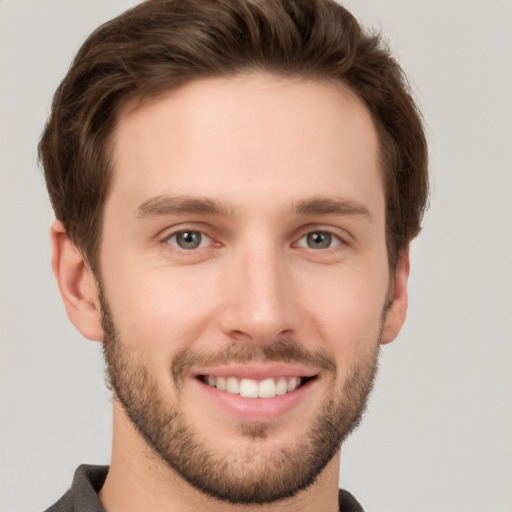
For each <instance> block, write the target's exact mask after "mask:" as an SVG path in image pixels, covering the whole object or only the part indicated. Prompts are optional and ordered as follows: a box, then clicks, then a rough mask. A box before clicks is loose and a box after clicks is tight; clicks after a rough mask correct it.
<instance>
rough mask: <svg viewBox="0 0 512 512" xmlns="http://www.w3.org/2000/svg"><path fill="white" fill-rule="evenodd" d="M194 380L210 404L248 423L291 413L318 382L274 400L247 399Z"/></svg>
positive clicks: (310, 381) (312, 382)
mask: <svg viewBox="0 0 512 512" xmlns="http://www.w3.org/2000/svg"><path fill="white" fill-rule="evenodd" d="M193 380H194V381H195V383H196V384H197V385H198V386H200V388H201V391H202V392H204V393H206V395H207V397H208V399H209V402H210V403H211V402H212V401H213V403H215V404H217V405H219V406H220V407H222V408H223V409H224V410H225V411H226V412H228V413H229V414H231V415H233V416H235V417H236V418H237V419H239V420H242V421H247V422H257V421H270V420H274V419H276V418H279V417H280V416H283V415H285V414H287V413H289V412H290V411H292V410H293V409H295V408H297V407H299V406H300V405H301V404H302V403H303V402H304V400H305V398H306V396H307V394H308V393H309V392H310V391H311V389H312V388H313V386H314V384H315V382H316V379H311V380H309V381H307V382H306V383H305V384H303V385H301V386H299V387H298V388H296V389H294V390H293V391H290V392H288V393H285V394H284V395H279V396H274V397H272V398H246V397H244V396H240V395H235V394H233V393H228V392H227V391H221V390H220V389H217V388H214V387H213V386H209V385H208V384H205V383H204V382H201V381H200V380H199V379H193Z"/></svg>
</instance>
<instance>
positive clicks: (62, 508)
mask: <svg viewBox="0 0 512 512" xmlns="http://www.w3.org/2000/svg"><path fill="white" fill-rule="evenodd" d="M107 473H108V466H88V465H85V464H83V465H81V466H79V467H78V469H77V470H76V471H75V476H74V478H73V484H72V485H71V488H70V489H69V491H68V492H66V494H64V496H62V498H61V499H60V500H59V501H58V502H57V503H55V505H52V506H51V507H50V508H48V509H47V510H46V511H45V512H105V509H104V508H103V507H102V506H101V503H100V500H99V498H98V492H99V490H100V489H101V488H102V487H103V484H104V483H105V479H106V478H107ZM339 508H340V512H364V511H363V508H362V507H361V505H360V504H359V503H358V502H357V500H356V499H355V498H354V497H353V496H352V494H350V493H349V492H348V491H344V490H341V489H340V491H339ZM313 512H321V511H313Z"/></svg>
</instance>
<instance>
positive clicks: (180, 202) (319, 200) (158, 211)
mask: <svg viewBox="0 0 512 512" xmlns="http://www.w3.org/2000/svg"><path fill="white" fill-rule="evenodd" d="M291 212H292V213H294V214H296V215H329V214H331V215H332V214H334V215H362V216H366V217H368V219H370V220H371V215H370V212H369V210H368V208H366V207H365V206H363V205H361V204H359V203H357V202H355V201H351V200H346V199H338V198H330V197H329V198H326V197H316V198H312V199H304V200H301V201H298V202H296V203H295V204H294V205H293V206H292V208H291ZM186 214H202V215H213V216H219V217H233V216H234V214H235V210H234V208H232V207H230V206H228V205H226V204H225V203H222V202H220V201H216V200H213V199H209V198H205V197H192V196H156V197H152V198H150V199H148V200H147V201H144V202H143V203H142V204H141V205H140V206H139V207H138V208H137V210H136V212H135V215H136V217H137V218H138V219H146V218H151V217H160V216H165V215H186Z"/></svg>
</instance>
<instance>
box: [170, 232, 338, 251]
mask: <svg viewBox="0 0 512 512" xmlns="http://www.w3.org/2000/svg"><path fill="white" fill-rule="evenodd" d="M186 234H193V235H200V237H201V239H200V241H199V243H198V245H197V247H190V248H183V247H180V246H179V245H178V239H177V237H179V236H180V235H186ZM313 235H322V236H327V239H328V247H320V248H314V247H309V246H308V241H307V237H310V236H313ZM173 239H174V240H175V241H174V242H172V240H173ZM205 239H206V240H205ZM304 239H306V241H305V242H304V243H301V242H302V240H304ZM162 242H163V243H164V244H167V245H172V246H173V247H174V249H175V250H177V251H180V252H181V253H183V254H191V253H193V252H194V251H195V250H199V249H205V248H208V246H210V247H211V246H212V245H219V246H220V245H221V244H219V243H217V242H215V240H214V239H213V238H212V237H210V236H209V235H207V234H206V233H204V232H203V231H201V230H198V229H186V228H185V229H180V230H179V231H175V232H173V233H171V234H170V235H169V236H166V237H165V238H164V239H163V240H162ZM212 242H213V244H212ZM333 242H334V245H332V243H333ZM191 243H193V242H191ZM344 245H347V242H346V241H345V240H344V239H343V238H342V237H341V236H340V235H339V234H337V233H334V232H333V231H331V230H329V229H312V230H310V231H307V232H305V233H304V234H302V235H301V236H300V237H299V238H298V239H297V241H296V242H294V243H293V246H295V247H302V248H304V249H310V250H312V251H319V252H325V251H329V250H336V248H337V247H339V246H344Z"/></svg>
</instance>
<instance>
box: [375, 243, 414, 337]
mask: <svg viewBox="0 0 512 512" xmlns="http://www.w3.org/2000/svg"><path fill="white" fill-rule="evenodd" d="M408 279H409V248H407V249H406V250H404V251H403V252H402V253H401V255H400V259H399V260H398V265H397V268H396V272H395V273H394V275H393V278H392V279H391V283H390V287H389V300H390V302H391V305H390V307H389V309H388V312H387V315H386V319H385V321H384V327H383V331H382V339H381V343H382V344H383V345H385V344H386V343H390V342H391V341H393V340H394V339H395V338H396V337H397V336H398V333H399V332H400V329H401V328H402V326H403V325H404V322H405V317H406V316H407V280H408Z"/></svg>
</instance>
